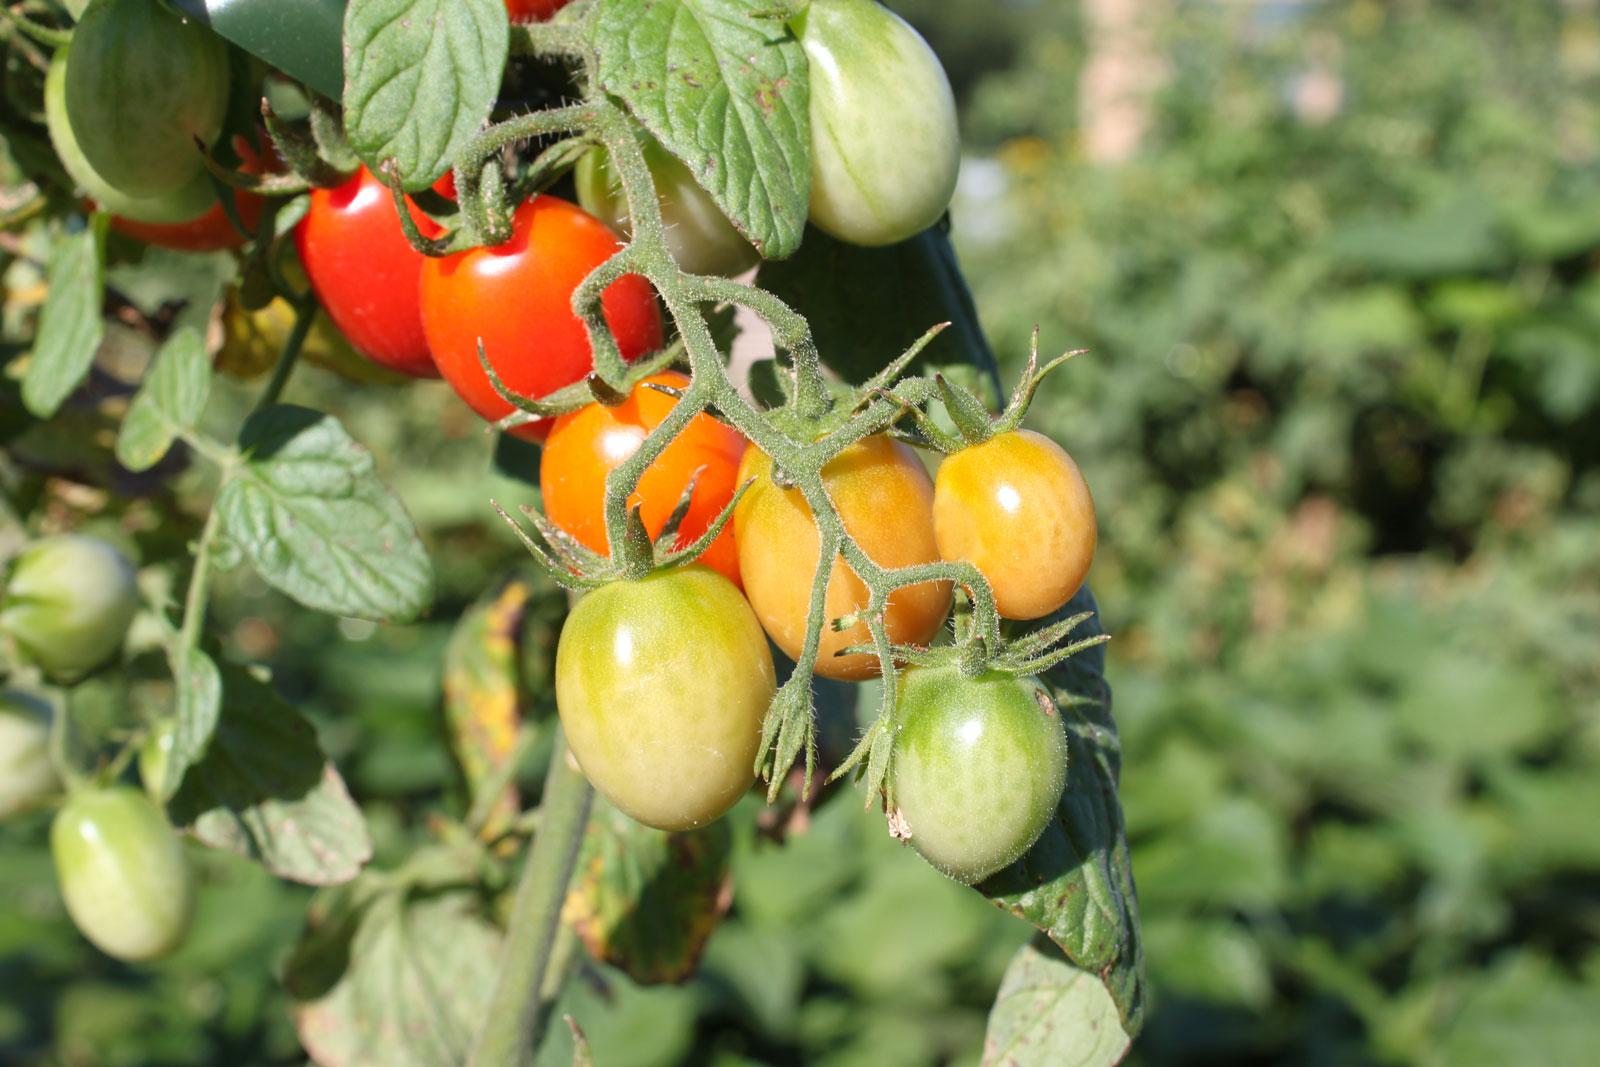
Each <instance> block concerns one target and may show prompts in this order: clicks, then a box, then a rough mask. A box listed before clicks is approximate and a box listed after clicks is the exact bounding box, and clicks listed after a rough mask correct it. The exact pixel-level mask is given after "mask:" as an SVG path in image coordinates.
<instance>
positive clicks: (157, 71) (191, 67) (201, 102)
mask: <svg viewBox="0 0 1600 1067" xmlns="http://www.w3.org/2000/svg"><path fill="white" fill-rule="evenodd" d="M71 50H72V54H73V57H74V60H73V62H72V64H71V66H70V67H69V68H68V70H67V73H66V84H65V93H66V97H65V103H66V109H67V112H68V114H69V115H70V116H71V121H72V126H73V129H74V131H75V132H76V134H77V138H78V143H79V146H80V147H81V148H82V150H83V154H84V156H85V157H86V158H87V160H88V162H89V164H90V165H91V166H92V167H93V168H94V169H95V171H96V172H98V173H99V174H100V175H101V176H102V177H103V178H104V179H105V180H106V181H107V182H109V183H110V184H111V185H113V186H115V187H116V188H117V189H119V190H121V191H122V192H124V193H126V194H127V195H129V196H137V197H153V196H163V195H167V194H170V193H173V192H176V191H177V190H179V189H181V188H183V187H184V185H186V184H187V183H188V182H190V181H192V180H193V179H194V177H195V176H196V175H198V174H200V173H201V172H202V170H203V169H204V164H203V163H202V161H201V156H200V153H199V152H198V151H197V150H196V148H195V144H194V142H195V140H196V139H198V140H199V141H200V142H202V143H203V144H206V145H210V144H211V143H212V142H213V141H215V140H216V138H217V134H218V133H219V132H220V131H221V129H222V122H223V118H224V116H225V115H226V113H227V107H228V88H229V72H228V50H227V45H226V44H224V43H223V40H222V38H220V37H218V36H217V35H216V34H215V33H213V32H211V30H210V29H209V28H207V27H206V26H204V25H203V24H201V23H200V22H198V21H196V20H194V19H191V18H188V17H186V16H182V15H178V14H176V13H174V12H173V11H172V10H171V9H170V8H168V7H166V6H165V5H163V4H153V3H150V2H149V0H99V2H98V3H95V4H92V5H90V6H89V7H88V8H87V9H86V10H85V11H84V14H83V17H82V18H81V19H80V20H79V21H78V24H77V27H76V28H75V29H74V30H73V33H72V44H71Z"/></svg>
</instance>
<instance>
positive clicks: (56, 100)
mask: <svg viewBox="0 0 1600 1067" xmlns="http://www.w3.org/2000/svg"><path fill="white" fill-rule="evenodd" d="M70 52H71V49H70V48H63V49H61V50H60V51H58V52H57V53H56V57H55V59H54V60H52V61H51V63H50V72H49V73H48V74H46V75H45V79H44V118H45V124H46V125H47V126H48V128H49V130H50V143H51V145H52V146H54V148H55V150H56V157H57V158H58V159H60V160H61V166H62V167H63V168H64V169H65V170H66V172H67V174H68V176H70V177H71V178H72V180H73V181H75V182H77V183H78V185H79V186H80V187H81V188H82V189H83V191H84V193H85V194H86V195H87V196H88V197H89V198H90V199H92V200H93V201H94V202H95V203H96V204H97V205H98V206H99V207H101V208H103V209H104V210H106V211H109V212H111V213H112V214H113V215H121V216H122V217H124V218H129V219H133V220H134V221H135V222H188V221H189V220H191V219H194V218H197V217H199V216H200V215H203V214H205V213H206V212H207V211H209V210H210V209H211V205H213V204H215V203H216V202H217V194H216V192H215V191H214V190H213V189H212V188H211V182H210V180H209V179H208V178H207V177H206V175H205V172H204V171H200V172H198V173H196V174H195V176H194V178H193V179H192V180H190V181H189V182H188V183H187V184H186V185H184V186H183V188H181V189H179V190H178V191H177V192H175V193H168V194H165V195H162V196H130V195H129V194H127V193H126V192H123V191H122V190H121V189H118V188H117V187H116V186H114V185H112V184H111V183H110V182H108V181H106V180H105V178H103V177H101V175H100V172H99V171H97V170H95V169H94V167H92V166H90V165H89V160H88V158H87V157H85V156H84V154H83V149H82V148H81V147H79V144H78V136H77V134H76V133H75V132H74V131H73V128H72V120H71V119H69V118H68V117H67V91H66V84H67V56H68V54H69V53H70Z"/></svg>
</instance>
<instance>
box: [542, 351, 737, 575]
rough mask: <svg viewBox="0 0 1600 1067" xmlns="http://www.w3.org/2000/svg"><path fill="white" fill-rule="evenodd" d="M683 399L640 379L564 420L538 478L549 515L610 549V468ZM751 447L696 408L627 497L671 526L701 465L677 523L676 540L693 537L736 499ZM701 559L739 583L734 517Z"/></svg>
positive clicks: (669, 381)
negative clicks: (614, 400)
mask: <svg viewBox="0 0 1600 1067" xmlns="http://www.w3.org/2000/svg"><path fill="white" fill-rule="evenodd" d="M645 382H654V383H656V384H658V385H669V386H673V387H675V388H678V389H685V388H688V385H689V379H688V378H686V377H685V376H684V375H682V374H679V373H677V372H676V371H667V372H665V373H662V374H652V375H651V376H650V377H648V378H646V379H645ZM677 402H678V401H677V400H676V399H675V398H674V397H671V396H668V395H667V394H666V393H663V392H660V391H658V390H655V389H651V388H648V387H647V386H646V385H645V384H644V383H643V382H641V383H640V384H639V385H637V386H635V387H634V389H633V392H632V393H631V394H630V395H629V397H628V399H627V400H625V401H623V402H622V403H621V404H618V405H617V406H616V407H606V406H605V405H604V404H590V405H589V406H588V407H586V408H583V409H581V410H579V411H574V412H572V413H571V414H570V415H563V416H561V417H560V418H559V419H557V420H556V424H555V426H554V427H553V428H552V429H551V431H550V439H549V440H548V441H547V442H545V446H544V454H543V455H542V456H541V457H540V460H539V484H540V487H541V488H542V490H543V492H544V510H545V514H546V515H547V516H548V517H549V519H550V521H551V522H553V523H555V524H556V525H557V526H559V527H560V528H561V529H563V530H565V531H566V532H567V533H569V534H571V535H572V536H573V537H575V538H577V539H578V541H579V542H581V543H582V544H583V545H585V546H586V547H588V548H591V549H593V550H594V551H596V552H599V553H600V554H601V555H606V554H608V553H609V551H610V549H609V546H608V545H607V543H606V519H605V491H606V475H608V474H610V473H611V472H612V471H613V470H614V469H616V468H617V467H618V466H619V465H621V463H622V462H623V461H624V460H626V459H627V458H628V457H629V456H631V455H633V454H634V453H635V452H637V451H638V450H639V445H640V444H642V443H643V442H644V439H645V437H646V436H647V435H648V434H649V433H650V431H651V430H654V429H655V428H656V427H657V426H659V425H661V421H662V420H663V419H665V418H666V417H667V413H668V412H670V411H671V410H672V408H673V406H674V405H676V404H677ZM744 446H745V440H744V436H743V435H742V434H740V433H739V431H737V430H735V429H733V428H732V427H730V426H726V425H724V424H723V423H721V422H718V421H717V420H716V419H714V418H712V417H711V416H710V415H707V414H705V413H703V412H702V413H701V414H699V415H696V416H695V417H694V418H693V419H691V420H690V421H689V425H688V426H687V427H685V428H684V431H683V432H682V433H681V434H679V435H678V436H677V437H675V438H673V440H672V443H671V444H669V445H668V446H667V448H666V451H664V452H662V453H661V455H659V456H657V457H656V460H655V462H654V463H652V464H650V466H648V467H646V468H645V472H644V477H642V478H640V479H639V487H638V489H637V490H635V492H634V494H633V495H632V496H631V497H629V498H628V502H629V506H630V507H631V506H633V505H635V504H637V505H639V508H640V512H639V514H640V517H641V518H643V519H644V525H645V529H647V530H649V531H650V535H651V536H652V537H654V536H656V535H658V534H660V532H661V530H662V528H663V527H665V526H666V523H667V519H668V517H670V516H671V514H672V510H673V509H674V508H675V507H677V506H678V500H679V498H681V497H682V496H683V491H684V489H685V488H687V487H688V485H689V480H690V479H691V478H695V472H696V471H699V472H700V473H699V477H698V478H696V480H695V483H694V496H693V497H691V498H690V502H689V510H688V512H687V514H685V515H684V517H683V522H682V523H680V524H679V526H678V537H677V542H676V544H677V546H678V547H680V548H681V547H683V546H684V545H687V544H689V543H690V542H691V541H693V540H694V539H695V538H697V537H699V536H700V535H701V534H703V533H705V532H706V530H707V529H709V528H710V527H711V524H712V523H713V522H715V521H716V518H717V516H718V515H719V514H721V512H722V509H723V508H725V507H727V505H728V501H730V500H732V499H733V493H734V490H735V489H736V488H738V485H739V483H738V480H737V474H738V470H739V460H740V457H741V456H742V455H743V453H744ZM700 562H701V563H704V564H706V565H707V566H710V567H713V568H715V569H716V570H718V571H720V572H722V574H723V575H724V576H726V577H727V578H728V579H730V580H731V581H732V582H733V583H734V584H735V585H738V584H739V554H738V551H737V550H736V549H735V547H734V535H733V523H731V522H730V523H729V524H728V525H727V526H725V527H723V530H722V533H720V534H719V535H717V539H716V540H715V541H713V542H711V547H709V548H707V549H706V551H705V554H704V555H702V556H701V557H700Z"/></svg>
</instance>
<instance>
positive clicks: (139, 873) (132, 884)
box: [50, 786, 194, 962]
mask: <svg viewBox="0 0 1600 1067" xmlns="http://www.w3.org/2000/svg"><path fill="white" fill-rule="evenodd" d="M50 851H51V853H52V854H53V855H54V857H55V864H56V881H57V883H58V884H59V886H60V888H61V896H62V899H63V900H65V901H66V905H67V913H68V914H69V915H71V916H72V921H73V922H75V923H77V925H78V929H79V930H80V931H81V932H82V933H83V936H84V937H87V938H88V939H89V940H90V941H92V942H94V944H95V946H96V947H97V948H99V949H100V951H102V952H104V953H105V954H106V955H108V956H115V957H116V958H117V959H120V960H128V961H130V962H141V961H145V960H153V959H157V958H159V957H161V956H165V955H167V954H168V953H169V952H171V951H172V950H173V949H175V948H177V947H178V945H179V944H180V943H181V942H182V941H183V938H184V936H185V935H186V934H187V933H188V932H189V924H190V921H191V920H192V919H193V916H194V875H193V874H192V872H191V871H190V869H189V860H188V858H187V857H186V856H185V855H184V853H183V843H182V842H181V841H179V840H178V835H177V834H176V833H174V832H173V829H172V827H171V826H170V825H169V824H168V823H167V817H166V816H165V815H164V814H162V812H161V809H160V808H158V807H157V806H156V805H155V804H154V803H153V802H152V801H151V800H150V798H149V797H147V796H145V795H144V794H143V793H141V792H139V791H138V790H136V789H131V788H129V787H127V786H112V787H110V788H105V789H99V788H86V789H82V790H79V791H78V792H75V793H74V794H73V795H72V796H71V797H69V798H68V800H67V803H66V804H65V805H64V806H63V807H62V809H61V810H60V811H59V812H58V813H57V814H56V819H55V823H54V824H53V825H52V826H51V827H50Z"/></svg>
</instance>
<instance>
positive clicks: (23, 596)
mask: <svg viewBox="0 0 1600 1067" xmlns="http://www.w3.org/2000/svg"><path fill="white" fill-rule="evenodd" d="M138 608H139V591H138V589H137V588H136V587H135V585H134V571H133V564H132V563H131V562H129V560H128V557H127V556H125V555H123V554H122V552H121V551H120V550H118V549H117V548H116V547H115V546H113V545H110V544H108V543H107V542H105V541H102V540H100V539H99V538H95V537H85V536H81V535H78V534H63V535H60V536H57V537H47V538H45V539H44V540H41V541H35V542H34V543H33V544H31V545H29V546H28V547H27V548H25V549H23V551H22V553H21V554H20V555H18V556H17V558H16V560H15V561H14V562H13V563H12V568H11V576H10V577H9V578H8V579H7V581H6V588H5V593H4V595H3V596H0V631H4V632H6V633H9V634H10V635H11V636H12V637H13V638H14V639H15V640H16V642H17V645H18V647H19V648H20V649H21V651H22V652H23V654H24V655H26V656H27V657H28V658H29V659H31V660H33V661H34V662H35V663H37V664H38V665H39V666H40V667H41V668H43V670H44V672H45V673H46V674H48V675H50V676H51V677H52V678H54V679H58V680H62V681H71V680H74V679H76V678H78V677H79V676H81V675H83V674H85V673H87V672H88V671H90V670H92V669H93V668H95V667H98V666H99V665H100V664H101V663H103V662H104V661H105V660H106V659H108V658H109V657H110V656H111V654H112V653H113V652H115V651H116V650H117V649H118V648H120V647H121V645H122V639H123V637H124V636H125V635H126V634H127V632H128V624H129V623H130V622H132V621H133V616H134V612H136V611H137V610H138Z"/></svg>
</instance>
